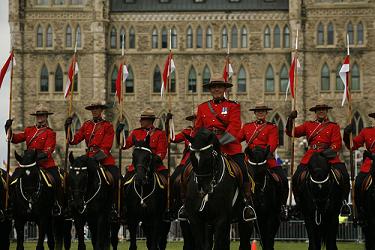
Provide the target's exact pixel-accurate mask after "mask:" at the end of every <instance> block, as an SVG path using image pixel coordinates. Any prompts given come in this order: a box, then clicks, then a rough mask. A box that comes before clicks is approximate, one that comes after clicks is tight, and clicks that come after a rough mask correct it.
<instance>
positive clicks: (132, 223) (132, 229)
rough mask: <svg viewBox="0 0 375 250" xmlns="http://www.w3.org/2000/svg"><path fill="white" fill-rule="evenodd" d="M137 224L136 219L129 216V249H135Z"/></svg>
mask: <svg viewBox="0 0 375 250" xmlns="http://www.w3.org/2000/svg"><path fill="white" fill-rule="evenodd" d="M137 226H138V221H136V220H133V219H130V218H129V223H128V230H129V234H130V246H129V250H137Z"/></svg>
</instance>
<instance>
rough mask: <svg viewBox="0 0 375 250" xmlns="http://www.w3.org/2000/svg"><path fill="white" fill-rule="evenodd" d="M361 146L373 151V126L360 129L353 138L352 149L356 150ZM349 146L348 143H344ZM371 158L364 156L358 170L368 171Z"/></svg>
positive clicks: (374, 150) (374, 144) (374, 149)
mask: <svg viewBox="0 0 375 250" xmlns="http://www.w3.org/2000/svg"><path fill="white" fill-rule="evenodd" d="M362 146H365V147H366V150H367V151H369V152H371V153H373V154H374V153H375V127H368V128H364V129H362V130H361V132H360V133H359V135H357V136H356V137H354V138H353V148H352V149H353V150H356V149H358V148H360V147H362ZM346 147H347V148H350V145H346ZM371 164H372V160H371V159H370V158H366V159H365V160H364V161H363V162H362V165H361V168H360V171H361V172H363V173H368V172H370V168H371Z"/></svg>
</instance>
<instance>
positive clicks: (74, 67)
mask: <svg viewBox="0 0 375 250" xmlns="http://www.w3.org/2000/svg"><path fill="white" fill-rule="evenodd" d="M78 71H79V69H78V63H77V60H76V57H75V55H74V56H73V58H72V62H71V63H70V66H69V70H68V80H67V81H66V87H65V93H64V96H65V98H66V97H67V96H68V95H69V94H70V92H71V89H72V83H73V77H74V76H75V75H76V74H78ZM73 72H74V73H73Z"/></svg>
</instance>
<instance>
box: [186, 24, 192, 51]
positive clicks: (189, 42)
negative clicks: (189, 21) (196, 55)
mask: <svg viewBox="0 0 375 250" xmlns="http://www.w3.org/2000/svg"><path fill="white" fill-rule="evenodd" d="M186 47H187V48H189V49H190V48H193V30H192V29H191V27H189V28H188V30H187V34H186Z"/></svg>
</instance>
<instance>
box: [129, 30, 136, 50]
mask: <svg viewBox="0 0 375 250" xmlns="http://www.w3.org/2000/svg"><path fill="white" fill-rule="evenodd" d="M129 48H130V49H134V48H135V30H134V28H133V27H131V28H130V31H129Z"/></svg>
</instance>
